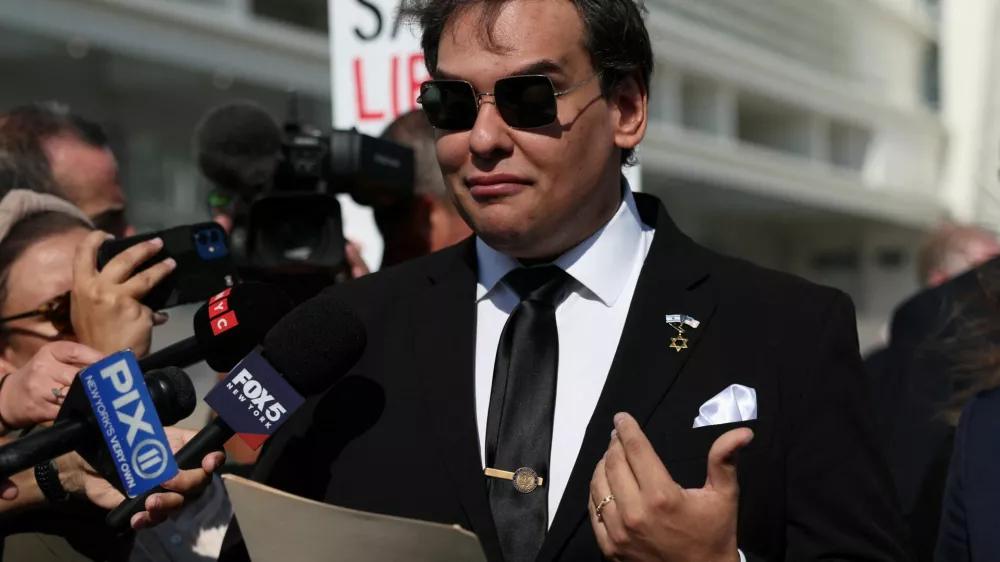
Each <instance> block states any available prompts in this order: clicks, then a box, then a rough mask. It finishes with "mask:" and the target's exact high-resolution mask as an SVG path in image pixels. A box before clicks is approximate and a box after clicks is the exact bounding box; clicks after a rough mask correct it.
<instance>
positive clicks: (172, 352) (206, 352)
mask: <svg viewBox="0 0 1000 562" xmlns="http://www.w3.org/2000/svg"><path fill="white" fill-rule="evenodd" d="M223 295H224V296H223ZM291 310H292V301H291V300H290V299H289V298H288V296H287V295H285V293H284V292H282V291H281V289H278V288H277V287H274V286H272V285H268V284H265V283H251V282H247V283H241V284H239V285H236V286H234V287H230V288H229V289H226V290H225V291H223V292H222V293H219V294H218V295H216V296H215V297H212V299H210V300H209V301H208V302H206V303H205V304H203V305H202V306H201V308H199V309H198V311H197V312H196V313H195V315H194V323H193V324H194V335H193V336H191V337H189V338H186V339H184V340H181V341H179V342H177V343H175V344H173V345H170V346H168V347H165V348H163V349H161V350H159V351H157V352H156V353H150V354H149V355H147V356H146V357H143V358H142V359H140V360H139V369H141V370H142V371H143V372H145V371H148V370H151V369H160V368H163V367H166V366H174V367H187V366H189V365H193V364H194V363H197V362H198V361H202V360H204V361H205V362H206V363H208V366H209V367H211V368H212V369H213V370H215V371H217V372H220V373H224V372H226V371H228V370H229V369H231V368H233V365H235V364H237V363H239V361H240V359H243V357H244V356H245V355H246V354H247V353H250V351H251V350H253V348H254V346H256V345H257V344H259V343H260V342H261V340H263V339H264V335H265V334H267V332H268V330H270V329H271V327H272V326H274V325H275V324H277V323H278V320H281V318H282V317H283V316H285V315H286V314H288V313H289V312H290V311H291ZM229 313H232V315H231V316H230V315H229Z"/></svg>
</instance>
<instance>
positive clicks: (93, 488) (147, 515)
mask: <svg viewBox="0 0 1000 562" xmlns="http://www.w3.org/2000/svg"><path fill="white" fill-rule="evenodd" d="M163 429H164V430H165V431H166V433H167V439H168V440H169V441H170V448H171V450H173V452H175V453H176V452H177V451H178V450H180V448H181V447H183V446H184V445H185V444H186V443H187V442H188V441H190V440H191V438H192V437H194V436H195V435H196V434H197V432H195V431H191V430H188V429H180V428H177V427H165V428H163ZM225 461H226V455H225V453H223V452H221V451H217V452H214V453H209V454H208V455H206V456H205V458H204V459H202V461H201V468H197V469H193V470H182V471H181V472H179V473H178V474H177V476H175V477H173V478H171V479H170V480H167V481H166V482H164V483H163V484H162V486H163V487H164V488H165V489H167V490H171V491H169V492H164V493H160V494H153V495H151V496H149V497H148V498H146V511H142V512H140V513H136V514H135V515H133V516H132V528H133V529H135V530H139V529H145V528H148V527H152V526H154V525H158V524H160V523H162V522H163V521H165V520H166V519H167V517H169V516H170V515H172V514H174V513H176V512H177V511H178V510H180V509H181V508H182V507H183V506H184V504H185V501H190V500H191V499H194V498H197V497H198V496H200V495H201V493H202V492H203V491H204V490H205V488H207V487H208V485H209V484H210V483H211V481H212V474H213V473H214V472H215V471H216V470H217V469H218V468H219V467H220V466H222V463H224V462H225ZM56 466H57V468H58V469H59V478H60V480H61V482H62V484H63V487H64V488H65V489H66V491H67V492H70V493H72V494H77V495H82V496H84V497H86V498H87V499H88V500H90V502H91V503H93V504H94V505H97V506H98V507H101V508H104V509H107V510H111V509H114V508H115V507H117V506H118V504H120V503H121V502H123V501H124V500H125V496H123V495H122V494H121V492H119V491H118V490H117V489H116V488H115V487H114V486H112V485H111V483H110V482H108V481H107V480H105V479H104V478H102V477H101V476H100V475H99V474H97V473H96V472H95V471H94V469H93V468H91V466H90V465H89V464H87V462H86V461H85V460H83V458H81V457H80V456H79V455H77V454H76V453H70V454H68V455H63V456H62V457H60V458H59V459H57V460H56Z"/></svg>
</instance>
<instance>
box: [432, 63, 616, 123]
mask: <svg viewBox="0 0 1000 562" xmlns="http://www.w3.org/2000/svg"><path fill="white" fill-rule="evenodd" d="M601 74H603V71H597V72H595V73H593V74H591V75H590V76H588V77H586V78H584V79H583V80H580V81H579V82H577V83H575V84H573V85H571V86H569V87H568V88H566V89H564V90H556V85H555V84H554V83H553V82H552V78H551V77H550V76H548V75H547V74H518V75H515V76H505V77H503V78H501V79H499V80H497V81H496V82H494V83H493V90H494V92H495V91H496V89H497V87H496V85H497V84H498V83H500V82H503V81H504V80H516V79H518V78H533V79H538V78H544V79H545V80H547V81H548V83H549V86H550V87H551V88H552V99H553V100H554V101H556V102H558V101H559V98H561V97H563V96H565V95H566V94H569V93H571V92H573V91H574V90H576V89H577V88H579V87H581V86H583V85H584V84H586V83H588V82H590V81H591V80H593V79H594V78H595V77H597V76H600V75H601ZM443 82H447V83H452V84H465V85H467V86H468V87H469V90H470V91H471V92H472V96H473V98H474V99H475V100H476V115H477V117H478V115H479V110H480V108H482V106H483V97H484V96H490V97H492V98H493V105H494V106H496V105H497V103H496V94H495V93H493V92H482V93H477V92H476V88H475V87H474V86H473V85H472V83H471V82H469V81H468V80H451V79H445V80H428V81H426V82H424V83H423V84H421V85H420V95H419V96H418V97H417V103H419V104H420V105H421V107H423V96H424V92H425V91H426V89H427V88H428V87H430V86H432V85H434V84H440V83H443ZM424 112H425V113H426V109H425V110H424ZM498 113H500V118H501V119H503V121H504V123H507V120H506V119H504V118H503V113H502V112H499V110H498ZM428 120H430V117H429V116H428ZM557 120H558V118H555V119H553V120H552V121H550V122H548V123H545V124H543V125H536V126H534V127H515V126H514V125H511V124H510V123H507V125H508V126H510V127H512V128H514V129H520V130H531V129H540V128H542V127H548V126H549V125H551V124H552V123H555V122H556V121H557ZM431 126H433V127H434V128H435V129H440V130H442V131H469V130H472V127H469V128H467V129H443V128H441V127H438V126H436V125H434V123H433V122H432V123H431ZM473 126H475V120H473Z"/></svg>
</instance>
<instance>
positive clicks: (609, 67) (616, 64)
mask: <svg viewBox="0 0 1000 562" xmlns="http://www.w3.org/2000/svg"><path fill="white" fill-rule="evenodd" d="M568 1H571V2H573V4H574V5H575V6H576V9H577V11H578V12H579V13H580V18H581V19H582V20H583V25H584V30H585V33H587V52H588V53H590V60H591V63H592V64H593V66H594V70H595V71H601V72H603V74H601V92H602V93H603V94H604V97H605V98H608V97H610V95H611V93H612V92H613V91H614V88H615V86H617V85H618V84H619V83H620V82H621V81H622V80H623V79H624V78H625V77H627V76H635V77H636V79H638V80H640V81H641V85H642V86H643V87H645V88H646V90H647V91H649V79H650V76H651V75H652V73H653V46H652V44H651V42H650V40H649V32H648V31H647V30H646V24H645V22H644V21H643V16H645V14H646V8H645V5H644V4H643V2H642V0H568ZM508 2H510V0H406V2H405V3H404V5H403V8H402V10H401V12H400V13H401V16H402V17H404V18H408V19H411V20H413V21H416V22H417V23H418V24H419V25H420V28H421V29H422V30H423V38H422V39H421V47H422V48H423V51H424V60H425V62H426V64H427V70H428V72H430V74H431V76H434V75H435V73H436V71H437V64H438V49H439V46H440V43H441V36H442V34H443V33H444V31H445V28H446V27H447V25H448V22H449V21H450V20H451V18H452V17H453V16H454V15H456V13H458V12H460V11H461V10H466V9H469V8H470V7H473V6H480V7H481V10H482V11H481V12H480V20H479V23H480V25H481V26H482V28H483V33H482V38H483V41H484V42H485V45H487V46H488V47H489V48H497V45H496V42H495V40H494V39H495V38H494V36H493V26H494V24H495V23H496V20H497V18H498V17H499V15H500V12H501V10H502V9H503V7H504V6H505V5H506V4H507V3H508ZM634 152H635V151H634V150H632V149H628V150H623V151H622V165H626V164H634V163H635V158H634Z"/></svg>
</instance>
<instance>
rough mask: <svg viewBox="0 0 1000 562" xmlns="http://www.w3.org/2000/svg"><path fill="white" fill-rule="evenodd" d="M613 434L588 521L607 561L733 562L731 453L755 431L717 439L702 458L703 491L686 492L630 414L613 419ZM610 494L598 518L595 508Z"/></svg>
mask: <svg viewBox="0 0 1000 562" xmlns="http://www.w3.org/2000/svg"><path fill="white" fill-rule="evenodd" d="M615 432H616V435H613V436H612V439H611V444H610V445H609V447H608V452H607V453H606V454H605V456H604V459H603V460H601V462H600V463H598V465H597V470H596V471H595V472H594V477H593V479H592V480H591V482H590V522H591V524H592V525H593V527H594V534H595V535H596V536H597V542H598V544H599V545H600V547H601V550H602V551H603V552H604V554H605V556H607V557H608V558H611V559H613V560H629V561H637V560H641V561H646V560H670V561H678V562H739V560H740V557H739V552H738V550H737V547H736V508H737V504H738V500H739V486H738V484H737V480H736V453H737V451H739V449H740V448H741V447H743V446H745V445H747V444H748V443H749V442H750V440H751V439H753V432H751V431H750V430H749V429H747V428H740V429H734V430H732V431H730V432H728V433H725V434H724V435H722V436H721V437H719V438H718V439H717V440H716V441H715V443H714V444H713V445H712V449H711V451H710V452H709V454H708V478H707V479H706V481H705V486H704V487H703V488H700V489H692V490H685V489H683V488H681V487H680V486H679V485H678V484H677V483H676V482H674V480H673V478H671V476H670V473H669V472H668V471H667V469H666V467H665V466H663V463H662V462H661V461H660V458H659V457H658V456H657V455H656V452H655V451H654V450H653V447H652V445H650V443H649V441H648V440H647V439H646V436H645V435H644V434H643V433H642V429H640V428H639V424H638V423H636V421H635V420H634V419H633V418H632V416H629V415H628V414H618V415H616V416H615ZM610 496H613V497H614V499H611V500H609V501H607V502H605V504H604V506H603V508H602V510H601V517H600V518H598V516H597V511H596V509H597V506H598V505H599V504H600V503H601V501H602V500H604V499H605V498H608V497H610Z"/></svg>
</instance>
